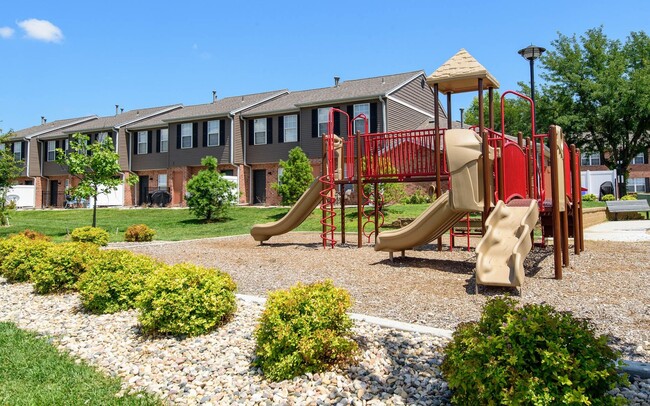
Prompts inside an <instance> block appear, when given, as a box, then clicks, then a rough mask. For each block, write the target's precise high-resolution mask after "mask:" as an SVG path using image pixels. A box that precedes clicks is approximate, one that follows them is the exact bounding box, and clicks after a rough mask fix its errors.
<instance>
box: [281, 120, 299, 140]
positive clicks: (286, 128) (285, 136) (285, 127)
mask: <svg viewBox="0 0 650 406" xmlns="http://www.w3.org/2000/svg"><path fill="white" fill-rule="evenodd" d="M289 117H292V118H294V119H295V121H294V124H295V127H287V118H289ZM287 130H294V131H295V132H294V134H293V139H292V140H290V141H287ZM283 136H284V142H298V115H297V114H289V115H286V116H284V134H283Z"/></svg>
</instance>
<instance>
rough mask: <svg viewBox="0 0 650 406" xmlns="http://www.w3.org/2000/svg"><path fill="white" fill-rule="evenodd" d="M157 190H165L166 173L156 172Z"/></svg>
mask: <svg viewBox="0 0 650 406" xmlns="http://www.w3.org/2000/svg"><path fill="white" fill-rule="evenodd" d="M158 190H167V174H166V173H159V174H158Z"/></svg>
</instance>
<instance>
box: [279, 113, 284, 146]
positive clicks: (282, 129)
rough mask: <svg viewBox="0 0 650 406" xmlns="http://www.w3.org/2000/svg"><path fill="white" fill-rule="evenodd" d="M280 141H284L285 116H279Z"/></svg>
mask: <svg viewBox="0 0 650 406" xmlns="http://www.w3.org/2000/svg"><path fill="white" fill-rule="evenodd" d="M278 142H279V143H280V144H281V143H283V142H284V116H279V117H278Z"/></svg>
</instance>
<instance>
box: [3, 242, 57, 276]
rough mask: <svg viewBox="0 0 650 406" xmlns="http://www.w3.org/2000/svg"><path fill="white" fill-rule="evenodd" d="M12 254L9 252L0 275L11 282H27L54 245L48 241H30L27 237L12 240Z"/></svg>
mask: <svg viewBox="0 0 650 406" xmlns="http://www.w3.org/2000/svg"><path fill="white" fill-rule="evenodd" d="M11 240H12V243H9V245H11V246H12V250H11V252H7V253H6V256H5V257H4V259H3V260H2V265H0V274H2V275H3V276H4V277H5V278H7V280H8V281H9V282H27V281H29V280H30V278H31V276H32V272H33V270H34V268H35V267H36V265H37V264H38V263H39V262H40V261H42V260H43V257H45V254H46V252H47V251H48V250H50V249H52V247H53V246H54V244H53V243H51V242H49V241H46V240H30V239H29V238H27V237H24V236H21V237H16V239H15V240H13V239H11Z"/></svg>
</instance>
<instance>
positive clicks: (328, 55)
mask: <svg viewBox="0 0 650 406" xmlns="http://www.w3.org/2000/svg"><path fill="white" fill-rule="evenodd" d="M600 25H602V26H603V27H604V32H605V34H606V35H607V36H608V37H610V38H613V39H621V40H624V39H625V38H626V36H627V35H628V34H629V33H630V32H632V31H642V30H645V31H646V32H648V28H649V27H650V1H648V0H623V1H619V2H611V1H604V0H591V1H578V0H575V1H567V0H562V1H557V0H545V1H535V2H533V1H521V0H517V1H514V0H513V1H498V0H495V1H490V2H488V1H485V0H483V1H474V0H465V1H443V0H428V1H411V0H402V1H396V0H394V1H383V0H375V1H366V0H358V1H356V2H354V3H347V2H315V1H282V0H277V1H239V2H223V1H218V0H212V1H196V0H185V1H175V2H154V1H134V0H131V1H128V2H127V1H123V0H109V1H101V2H95V1H83V2H82V1H76V0H75V1H67V0H60V1H51V0H48V1H32V0H21V1H16V0H14V1H9V0H4V1H2V3H1V4H0V58H1V62H0V129H3V130H4V131H8V130H10V129H14V130H19V129H22V128H27V127H31V126H33V125H38V124H40V118H41V116H45V117H46V118H47V120H48V121H49V122H51V121H54V120H58V119H65V118H73V117H81V116H87V115H93V114H96V115H98V116H108V115H113V114H114V113H115V105H116V104H119V105H120V107H121V108H124V110H125V111H127V110H131V109H137V108H146V107H155V106H164V105H170V104H177V103H182V104H184V105H186V106H187V105H193V104H201V103H209V102H210V101H211V100H212V91H213V90H216V91H217V95H218V97H220V98H223V97H228V96H238V95H244V94H250V93H259V92H266V91H271V90H278V89H289V90H304V89H314V88H321V87H327V86H332V85H333V77H334V76H340V77H341V80H342V81H343V80H349V79H360V78H367V77H375V76H382V75H389V74H394V73H401V72H408V71H416V70H423V71H424V72H425V73H426V74H427V75H429V74H431V73H432V72H433V71H435V70H436V69H437V68H438V67H440V66H441V65H442V64H443V63H444V62H445V61H446V60H448V59H449V58H451V57H452V56H453V55H454V54H455V53H456V52H458V50H460V49H461V48H465V49H466V50H467V51H468V52H469V53H470V54H471V55H472V56H474V57H475V58H476V59H477V60H478V61H479V62H480V63H481V64H482V65H483V66H484V67H485V68H486V69H487V70H488V71H489V72H490V73H491V74H492V75H493V76H495V77H496V78H497V80H498V81H499V82H500V84H501V88H500V91H505V90H509V89H513V90H516V89H518V86H517V82H519V81H524V82H526V83H528V81H529V80H530V71H529V64H528V62H527V61H526V60H524V59H523V58H522V57H521V56H520V55H518V54H517V51H518V50H519V49H521V48H524V47H526V46H528V45H530V44H535V45H537V46H542V47H545V48H549V49H550V48H551V47H552V42H553V40H555V39H557V38H558V32H559V33H562V34H565V35H573V34H576V35H578V36H579V35H581V34H583V33H584V32H585V31H586V30H588V29H590V28H595V27H598V26H600ZM539 71H540V68H539V67H537V71H536V73H539ZM540 82H541V79H540V78H539V75H536V84H539V83H540ZM474 96H475V94H473V93H464V94H459V95H455V96H453V98H452V113H453V114H454V115H455V117H454V118H455V119H458V116H459V110H458V109H459V108H467V107H468V106H469V104H470V103H471V100H472V98H473V97H474Z"/></svg>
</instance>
